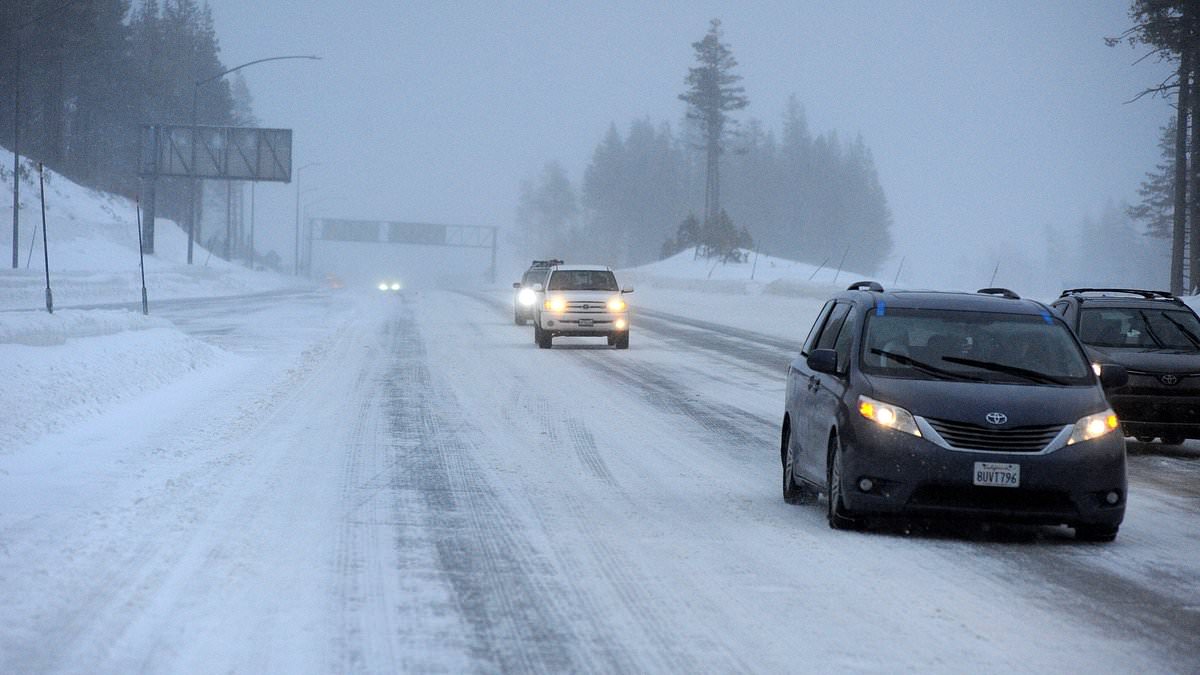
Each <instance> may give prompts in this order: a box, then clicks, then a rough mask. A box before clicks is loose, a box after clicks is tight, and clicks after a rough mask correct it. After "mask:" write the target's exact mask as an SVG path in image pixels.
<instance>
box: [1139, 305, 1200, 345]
mask: <svg viewBox="0 0 1200 675" xmlns="http://www.w3.org/2000/svg"><path fill="white" fill-rule="evenodd" d="M1162 318H1164V319H1166V320H1167V321H1170V322H1171V324H1172V325H1174V326H1175V327H1176V328H1178V329H1179V332H1180V333H1183V337H1185V338H1187V339H1188V342H1190V343H1192V346H1193V347H1200V338H1197V337H1196V335H1195V333H1193V332H1192V331H1190V330H1188V329H1187V328H1185V327H1184V325H1183V324H1181V323H1179V322H1178V321H1176V320H1175V319H1172V318H1171V315H1170V314H1167V313H1165V312H1164V313H1163V315H1162ZM1146 328H1147V329H1149V328H1150V323H1149V322H1146Z"/></svg>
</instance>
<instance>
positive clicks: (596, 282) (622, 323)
mask: <svg viewBox="0 0 1200 675" xmlns="http://www.w3.org/2000/svg"><path fill="white" fill-rule="evenodd" d="M534 288H535V290H537V291H540V292H541V297H540V300H541V301H540V302H539V303H538V304H536V305H535V306H534V317H533V341H534V342H536V343H537V346H538V347H541V348H542V349H550V347H551V346H552V345H553V341H554V338H555V337H560V336H571V337H589V336H590V337H603V338H607V339H608V344H609V346H612V347H616V348H617V349H629V305H628V304H627V303H626V302H625V295H626V294H627V293H632V292H633V288H632V287H626V288H621V287H620V286H618V285H617V277H616V275H614V274H613V271H612V270H611V269H609V268H608V267H604V266H602V265H556V266H555V267H553V268H551V270H550V273H549V275H547V277H546V283H545V284H544V286H543V285H541V284H537V285H535V286H534Z"/></svg>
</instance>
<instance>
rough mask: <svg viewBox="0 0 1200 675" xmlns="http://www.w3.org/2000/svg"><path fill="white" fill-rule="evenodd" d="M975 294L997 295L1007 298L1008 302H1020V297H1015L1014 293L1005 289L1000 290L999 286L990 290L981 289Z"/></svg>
mask: <svg viewBox="0 0 1200 675" xmlns="http://www.w3.org/2000/svg"><path fill="white" fill-rule="evenodd" d="M975 292H976V293H982V294H984V295H999V296H1000V297H1003V298H1008V299H1009V300H1020V299H1021V296H1019V295H1017V294H1016V293H1014V292H1012V291H1010V290H1008V289H1007V288H1000V287H999V286H995V287H992V288H981V289H979V290H977V291H975Z"/></svg>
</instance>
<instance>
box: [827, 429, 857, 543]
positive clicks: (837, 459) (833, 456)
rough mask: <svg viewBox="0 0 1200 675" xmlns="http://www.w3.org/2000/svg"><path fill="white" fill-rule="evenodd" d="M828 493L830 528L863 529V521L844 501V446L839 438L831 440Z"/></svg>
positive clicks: (835, 437)
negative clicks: (851, 511) (850, 510)
mask: <svg viewBox="0 0 1200 675" xmlns="http://www.w3.org/2000/svg"><path fill="white" fill-rule="evenodd" d="M826 491H827V494H828V495H829V510H828V512H827V515H828V518H829V527H830V528H832V529H834V530H859V529H862V521H860V520H859V519H858V518H856V517H854V516H852V515H851V514H850V512H849V511H847V510H846V504H845V503H844V502H843V501H842V492H843V490H842V446H841V444H840V443H839V442H838V438H837V436H834V437H833V438H831V439H829V475H828V484H827V486H826Z"/></svg>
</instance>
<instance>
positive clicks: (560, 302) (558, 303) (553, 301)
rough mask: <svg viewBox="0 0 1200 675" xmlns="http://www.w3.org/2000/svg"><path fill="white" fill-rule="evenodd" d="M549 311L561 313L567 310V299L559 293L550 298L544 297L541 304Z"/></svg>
mask: <svg viewBox="0 0 1200 675" xmlns="http://www.w3.org/2000/svg"><path fill="white" fill-rule="evenodd" d="M542 306H543V307H545V308H546V309H548V310H550V311H551V312H558V313H560V314H561V313H562V312H565V311H567V299H566V298H564V297H562V296H561V295H556V296H554V297H552V298H546V302H545V303H544V304H543V305H542Z"/></svg>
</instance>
